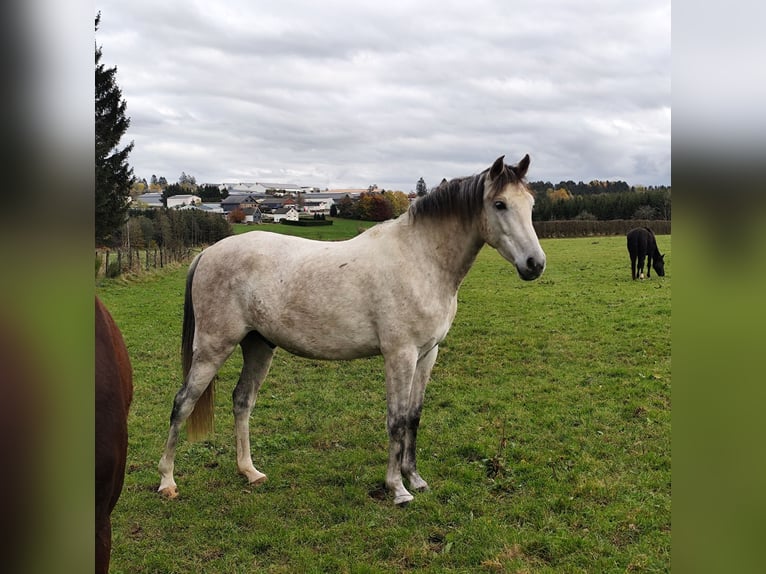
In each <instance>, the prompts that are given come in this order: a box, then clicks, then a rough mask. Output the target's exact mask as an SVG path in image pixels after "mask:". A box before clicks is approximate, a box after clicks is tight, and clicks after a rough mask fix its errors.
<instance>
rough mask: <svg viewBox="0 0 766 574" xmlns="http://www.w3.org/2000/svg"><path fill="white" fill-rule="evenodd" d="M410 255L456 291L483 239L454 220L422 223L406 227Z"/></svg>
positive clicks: (425, 221)
mask: <svg viewBox="0 0 766 574" xmlns="http://www.w3.org/2000/svg"><path fill="white" fill-rule="evenodd" d="M408 227H409V232H410V235H411V238H410V241H411V242H412V243H411V245H412V247H413V252H416V253H418V254H419V255H420V264H421V265H423V266H431V267H433V268H435V269H437V270H438V272H439V274H440V275H441V276H442V277H443V278H444V280H445V281H446V282H448V283H449V284H450V285H451V286H452V287H453V288H454V290H455V291H457V289H458V287H459V286H460V283H462V281H463V279H464V278H465V276H466V275H467V274H468V271H469V270H470V269H471V266H472V265H473V263H474V261H475V260H476V256H477V255H478V254H479V251H480V250H481V248H482V246H483V245H484V240H483V239H482V238H481V236H480V234H479V232H478V230H477V229H476V226H472V227H467V226H465V225H464V224H463V223H461V222H460V221H458V220H457V219H442V220H438V221H437V220H421V221H418V223H417V225H413V224H412V223H411V222H410V224H409V226H408Z"/></svg>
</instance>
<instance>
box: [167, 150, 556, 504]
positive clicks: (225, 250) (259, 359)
mask: <svg viewBox="0 0 766 574" xmlns="http://www.w3.org/2000/svg"><path fill="white" fill-rule="evenodd" d="M528 167H529V156H528V155H527V156H525V157H524V158H523V159H522V160H521V161H520V162H519V164H518V165H516V166H508V165H505V163H504V162H503V156H501V157H499V158H498V159H497V160H496V161H495V162H494V164H493V165H492V167H491V168H489V169H486V170H484V171H483V172H481V173H480V174H478V175H473V176H469V177H464V178H457V179H453V180H452V181H450V182H447V183H446V184H443V185H441V186H439V188H438V189H437V190H434V191H433V192H431V193H430V194H428V195H426V196H424V197H422V198H420V199H419V200H418V201H417V202H415V203H414V204H413V205H411V206H410V208H409V210H408V211H407V212H406V213H404V214H402V215H401V216H400V217H399V218H397V219H395V220H393V221H388V222H385V223H382V224H379V225H377V226H375V227H373V228H371V229H369V230H367V231H366V232H364V233H362V234H361V235H358V236H356V237H354V238H353V239H349V240H346V241H335V242H327V241H311V240H308V239H302V238H298V237H291V236H286V235H280V234H275V233H267V232H253V233H245V234H242V235H235V236H231V237H227V238H225V239H223V240H221V241H219V242H218V243H216V244H214V245H212V246H210V247H208V248H207V249H205V250H204V251H203V252H202V253H200V254H199V255H198V256H197V257H196V258H195V259H194V261H193V262H192V264H191V266H190V268H189V274H188V277H187V281H186V296H185V303H184V324H183V343H182V350H183V353H182V354H183V367H184V377H185V381H184V384H183V386H182V387H181V389H180V390H179V391H178V393H177V394H176V397H175V401H174V404H173V411H172V414H171V421H170V433H169V436H168V440H167V444H166V447H165V452H164V454H163V456H162V458H161V460H160V464H159V471H160V475H161V482H160V486H159V491H160V492H161V493H163V494H164V495H165V496H168V497H169V498H174V497H176V496H177V495H178V489H177V486H176V483H175V480H174V479H173V465H174V459H175V450H176V444H177V442H178V435H179V431H180V429H181V425H182V424H183V422H184V421H185V420H186V419H187V418H189V423H188V434H189V437H190V438H192V439H194V438H202V437H204V436H205V435H206V434H207V433H208V432H209V430H210V429H211V427H212V419H213V405H212V388H213V385H212V384H211V382H212V381H213V378H214V376H215V374H216V373H217V372H218V370H219V369H220V367H221V365H223V363H224V361H225V360H226V359H227V357H229V355H230V354H231V353H232V352H233V351H234V349H235V348H236V346H237V345H239V346H240V347H241V348H242V355H243V359H244V365H243V367H242V372H241V374H240V377H239V382H238V383H237V385H236V387H235V389H234V392H233V403H234V420H235V430H236V441H237V466H238V469H239V472H240V473H242V474H243V475H245V476H246V477H247V479H248V481H249V482H250V483H251V484H259V483H261V482H263V481H265V480H266V475H264V474H263V473H261V472H260V471H258V470H257V469H256V468H255V466H253V461H252V459H251V455H250V433H249V417H250V413H251V411H252V409H253V405H254V404H255V399H256V395H257V393H258V389H259V387H260V386H261V383H262V382H263V380H264V378H265V377H266V374H267V373H268V371H269V366H270V364H271V359H272V356H273V354H274V350H275V348H276V347H282V348H283V349H286V350H287V351H289V352H291V353H294V354H296V355H299V356H302V357H309V358H313V359H336V360H338V359H357V358H361V357H369V356H373V355H383V358H384V364H385V373H386V400H387V418H386V421H387V430H388V436H389V457H388V470H387V472H386V487H387V488H388V489H389V490H390V491H391V492H392V493H393V496H394V503H395V504H399V505H401V504H406V503H408V502H409V501H411V500H412V498H413V497H412V495H411V494H410V493H409V492H408V491H407V489H406V488H405V487H404V484H403V482H402V475H404V478H406V479H407V481H408V483H409V486H410V488H412V489H413V490H416V491H422V490H426V489H427V488H428V484H427V483H426V481H425V480H423V479H422V478H421V477H420V475H419V474H418V471H417V468H416V463H415V454H416V449H415V439H416V435H417V430H418V425H419V422H420V413H421V409H422V406H423V396H424V394H425V388H426V383H427V382H428V378H429V376H430V374H431V368H432V367H433V365H434V362H435V361H436V355H437V352H438V348H439V343H441V341H443V340H444V338H445V337H446V336H447V332H448V331H449V329H450V326H451V324H452V320H453V319H454V317H455V312H456V310H457V292H458V288H459V287H460V284H461V282H462V281H463V278H464V277H465V276H466V274H467V273H468V270H469V269H470V268H471V265H473V262H474V260H475V259H476V256H477V254H478V253H479V250H480V249H481V248H482V246H483V245H484V244H485V243H488V244H489V245H491V246H492V247H494V248H495V249H497V250H498V251H499V252H500V254H501V255H502V256H503V257H504V258H505V259H507V260H508V261H510V262H511V263H513V264H514V265H515V266H516V270H517V271H518V274H519V276H520V277H521V278H522V279H524V280H526V281H530V280H533V279H536V278H537V277H539V276H540V275H541V274H542V272H543V270H544V269H545V253H543V250H542V248H541V247H540V243H539V241H538V239H537V235H536V234H535V230H534V227H533V226H532V207H533V204H534V198H533V196H532V194H531V193H530V192H529V190H528V189H527V187H526V185H525V183H524V176H525V175H526V173H527V168H528Z"/></svg>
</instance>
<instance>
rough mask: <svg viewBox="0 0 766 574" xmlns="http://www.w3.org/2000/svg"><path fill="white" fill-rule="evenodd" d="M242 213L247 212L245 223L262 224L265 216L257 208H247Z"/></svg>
mask: <svg viewBox="0 0 766 574" xmlns="http://www.w3.org/2000/svg"><path fill="white" fill-rule="evenodd" d="M242 211H244V212H245V223H261V221H262V219H263V214H262V213H261V210H260V209H258V208H257V207H245V208H243V209H242Z"/></svg>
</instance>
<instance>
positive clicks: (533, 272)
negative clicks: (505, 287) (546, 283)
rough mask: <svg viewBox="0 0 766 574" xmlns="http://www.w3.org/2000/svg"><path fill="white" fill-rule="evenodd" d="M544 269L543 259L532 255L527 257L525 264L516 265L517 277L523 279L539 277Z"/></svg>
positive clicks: (529, 279) (530, 279) (528, 279)
mask: <svg viewBox="0 0 766 574" xmlns="http://www.w3.org/2000/svg"><path fill="white" fill-rule="evenodd" d="M544 270H545V259H543V260H539V259H535V258H534V257H529V258H528V259H527V261H526V265H525V266H522V265H516V271H518V272H519V277H521V278H522V279H523V280H524V281H532V280H534V279H537V278H538V277H540V275H542V274H543V271H544Z"/></svg>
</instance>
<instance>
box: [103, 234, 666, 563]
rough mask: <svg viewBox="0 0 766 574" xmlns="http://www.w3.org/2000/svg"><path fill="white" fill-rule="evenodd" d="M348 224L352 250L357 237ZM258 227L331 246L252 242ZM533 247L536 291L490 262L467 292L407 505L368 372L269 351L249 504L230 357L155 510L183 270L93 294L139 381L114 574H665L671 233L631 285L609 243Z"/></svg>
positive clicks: (438, 369)
mask: <svg viewBox="0 0 766 574" xmlns="http://www.w3.org/2000/svg"><path fill="white" fill-rule="evenodd" d="M344 225H345V226H346V233H347V234H348V235H354V234H356V232H357V225H358V222H344ZM349 225H350V227H349ZM332 227H333V228H335V230H339V229H340V228H341V226H340V225H339V226H338V227H336V226H335V225H334V226H332ZM274 228H278V229H279V230H286V232H290V233H296V232H301V231H302V232H305V233H311V234H316V233H329V230H330V228H329V227H326V228H307V229H301V228H294V227H290V228H288V227H287V226H276V225H275V226H259V227H250V228H247V229H255V231H253V232H255V233H258V232H259V231H258V230H260V229H274ZM348 235H347V236H348ZM323 238H326V239H329V238H330V235H324V236H323ZM336 238H337V236H336ZM542 243H543V248H544V249H545V251H546V253H547V256H548V268H547V270H546V272H545V274H544V275H543V276H542V277H541V278H540V279H539V280H537V281H535V282H531V283H526V282H523V281H521V280H520V279H519V278H518V277H517V275H516V273H515V271H514V270H513V268H512V267H511V266H510V265H509V264H508V263H507V262H505V261H504V260H503V259H502V258H501V257H500V256H499V255H498V254H497V253H496V252H495V251H494V250H493V249H491V248H489V247H486V248H485V249H484V250H482V252H481V253H480V254H479V257H478V260H477V262H476V265H475V266H474V268H473V269H472V270H471V272H470V273H469V275H468V277H467V278H466V280H465V282H464V284H463V286H462V288H461V290H460V294H459V301H460V305H459V309H458V314H457V317H456V319H455V322H454V324H453V326H452V330H451V331H450V333H449V335H448V337H447V339H446V341H445V342H444V343H443V344H442V346H441V348H440V354H439V358H438V360H437V363H436V366H435V367H434V370H433V374H432V379H431V383H430V385H429V387H428V391H427V393H426V402H425V406H424V409H423V416H422V421H421V426H420V433H419V435H418V457H419V458H418V462H419V470H420V472H421V474H422V475H423V477H424V478H425V479H426V480H427V481H428V482H429V484H430V486H431V490H430V491H429V492H426V493H422V494H417V495H416V496H415V500H414V501H413V502H412V503H411V504H410V505H409V507H407V508H397V507H395V506H394V505H393V503H392V501H391V499H390V498H388V497H387V496H386V494H385V492H384V490H383V488H382V485H383V479H384V476H385V469H386V461H387V436H386V431H385V410H386V409H385V389H384V383H383V368H382V359H381V358H380V357H378V358H373V359H366V360H359V361H351V362H321V361H313V360H306V359H300V358H296V357H293V356H291V355H289V354H288V353H287V352H285V351H281V350H280V351H278V352H277V354H276V356H275V359H274V363H273V367H272V369H271V373H270V375H269V377H268V378H267V380H266V382H265V383H264V385H263V387H262V389H261V392H260V395H259V398H258V402H257V404H256V407H255V410H254V411H253V417H252V422H251V436H252V444H253V456H254V460H255V464H256V466H257V467H258V468H259V470H261V471H263V472H265V473H266V474H267V475H268V477H269V480H268V482H267V483H266V484H264V485H262V486H260V487H256V488H251V487H249V486H248V485H247V484H246V482H245V480H244V478H242V477H240V476H239V475H238V474H237V472H236V462H235V444H234V429H233V417H232V415H231V399H230V396H231V391H232V389H233V387H234V383H235V382H236V379H237V376H238V372H239V367H240V365H241V358H240V356H239V354H238V353H235V355H233V356H232V357H231V358H230V359H229V361H228V362H227V363H226V365H224V367H223V369H222V370H221V372H220V373H219V377H218V382H217V390H218V393H217V395H216V405H217V407H216V408H217V412H216V430H215V433H214V434H213V435H212V436H211V438H210V439H209V440H208V441H205V442H201V443H194V444H190V443H189V442H187V441H186V440H185V434H184V435H183V437H184V438H183V440H182V442H181V444H180V446H179V449H178V456H177V459H176V480H177V482H178V486H179V490H180V497H179V498H178V499H176V500H165V499H163V498H161V497H160V496H159V495H158V494H157V493H156V489H157V486H158V483H159V478H158V473H157V469H156V467H157V462H158V460H159V458H160V455H161V452H162V449H163V446H164V441H165V438H166V435H167V430H168V421H169V416H170V410H171V406H172V401H173V397H174V395H175V393H176V391H177V390H178V388H179V386H180V384H181V380H180V372H181V366H180V358H179V346H180V331H181V313H182V304H183V289H184V276H185V268H182V267H177V268H174V269H165V270H162V271H159V272H156V273H150V274H147V275H144V276H140V277H133V278H129V279H117V280H103V281H102V282H101V283H99V285H98V286H97V294H98V295H99V296H100V297H101V298H102V300H103V301H104V303H105V304H106V305H107V306H108V307H109V309H110V310H111V312H112V314H113V316H114V318H115V319H116V321H117V323H118V324H119V325H120V326H121V328H122V330H123V333H124V336H125V339H126V342H127V345H128V349H129V351H130V355H131V359H132V362H133V368H134V385H135V395H134V400H133V405H132V409H131V414H130V420H129V432H130V444H129V450H128V463H127V473H126V477H125V486H124V489H123V492H122V497H121V499H120V501H119V503H118V504H117V507H116V508H115V511H114V514H113V544H114V546H113V554H112V571H113V572H115V573H121V572H124V573H149V572H152V573H154V572H161V573H183V574H186V573H188V572H206V573H207V572H221V573H236V572H242V573H245V572H248V573H249V572H285V573H288V572H289V573H292V572H352V573H376V572H380V573H389V572H405V571H413V572H550V573H554V572H555V573H560V572H593V573H596V572H598V573H603V572H667V571H669V570H670V544H671V526H670V524H671V522H670V520H671V518H670V516H671V456H670V429H671V404H670V389H671V358H670V357H671V353H670V309H671V303H670V301H671V283H672V274H673V259H672V255H671V238H670V236H659V237H658V243H659V246H660V250H661V251H662V252H664V253H666V254H667V255H666V259H665V261H666V269H667V276H666V277H664V278H657V277H655V276H654V275H653V276H652V278H651V279H649V280H645V281H631V279H630V265H629V260H628V255H627V250H626V248H625V239H624V238H623V237H594V238H583V239H553V240H545V241H543V242H542ZM380 288H381V289H384V288H385V285H381V286H380Z"/></svg>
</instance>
